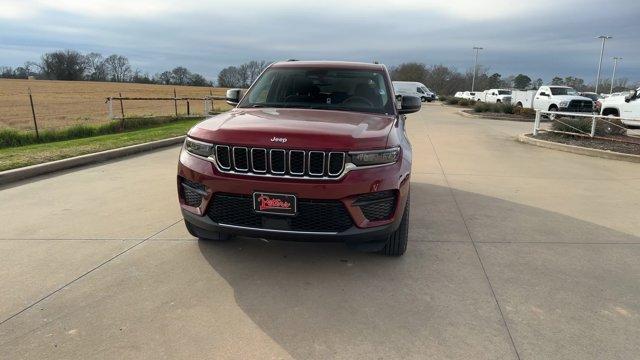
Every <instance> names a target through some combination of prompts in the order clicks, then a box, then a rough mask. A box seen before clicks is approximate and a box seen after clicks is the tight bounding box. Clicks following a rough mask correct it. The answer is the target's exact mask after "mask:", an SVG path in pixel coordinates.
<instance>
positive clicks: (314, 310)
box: [198, 183, 640, 359]
mask: <svg viewBox="0 0 640 360" xmlns="http://www.w3.org/2000/svg"><path fill="white" fill-rule="evenodd" d="M411 191H412V197H413V198H412V199H413V201H412V208H413V210H417V208H420V209H421V211H412V219H411V224H410V226H411V228H410V238H409V249H410V251H408V252H407V254H406V255H405V256H404V257H402V258H385V257H383V256H379V255H376V254H368V253H359V252H355V251H351V250H349V249H348V248H347V247H346V246H344V245H343V244H339V243H301V242H285V241H270V242H266V241H261V240H259V239H247V238H236V239H234V240H232V241H230V242H208V241H199V242H198V245H199V248H200V251H201V253H202V256H203V257H204V258H205V259H206V260H207V261H208V262H209V264H210V265H211V267H212V270H213V271H215V272H216V273H217V274H219V275H220V276H222V277H223V278H224V279H225V280H226V282H227V283H228V284H229V285H230V286H231V287H232V288H233V290H234V297H235V301H236V303H237V305H238V306H239V307H240V308H241V309H242V311H243V312H244V313H245V314H246V315H247V316H248V317H249V318H250V319H251V320H252V321H253V322H254V323H255V324H256V325H258V326H259V327H260V329H261V330H262V331H263V332H264V333H265V334H266V335H268V336H269V337H270V338H272V339H273V340H274V341H276V342H277V343H278V344H279V345H280V346H281V347H282V348H283V349H284V350H286V351H287V352H288V353H289V354H290V355H291V356H293V357H294V358H298V359H309V358H319V359H322V358H333V357H336V356H340V357H341V358H362V357H366V358H369V357H371V356H372V354H376V357H379V358H416V357H419V358H476V359H478V358H487V359H497V358H514V357H515V352H514V346H515V348H516V349H517V351H518V353H519V355H520V356H521V357H523V358H532V357H533V358H545V357H547V356H550V357H563V354H564V355H566V357H572V358H580V357H583V356H584V357H589V354H594V353H595V352H597V353H599V354H600V355H602V357H603V358H608V357H609V356H614V355H617V356H622V357H625V356H624V355H626V357H629V358H630V357H634V356H635V354H637V353H638V351H640V348H639V346H638V343H637V342H635V341H632V340H631V339H636V338H639V337H640V320H639V318H637V317H635V318H632V317H626V316H622V315H620V314H616V309H618V310H619V309H626V310H624V311H625V312H628V313H637V311H638V310H640V309H639V308H638V305H637V301H636V299H637V295H638V294H639V293H640V288H639V285H638V282H637V276H638V273H639V272H640V269H639V268H638V266H637V262H636V261H635V259H636V258H637V257H638V255H640V248H639V247H638V244H640V238H638V237H636V236H632V235H629V234H624V233H621V232H617V231H615V230H612V229H609V228H606V227H603V226H599V225H596V224H593V223H589V222H585V221H582V220H578V219H575V218H572V217H569V216H566V215H562V214H558V213H555V212H551V211H546V210H542V209H539V208H535V207H531V206H527V205H521V204H517V203H514V202H509V201H505V200H501V199H497V198H492V197H487V196H483V195H479V194H475V193H470V192H465V191H459V190H453V194H454V196H455V200H456V201H457V204H459V206H460V208H462V209H463V210H462V212H463V213H464V219H465V221H462V218H461V217H460V213H459V212H457V210H456V208H457V206H458V205H456V203H455V202H454V201H453V198H452V197H451V190H450V189H449V188H446V187H441V186H436V185H430V184H425V183H412V190H411ZM452 207H453V209H454V210H453V212H452V210H451V208H452ZM465 222H466V225H465ZM467 228H468V232H467ZM445 234H447V236H445ZM451 234H455V235H454V236H452V235H451ZM469 234H470V235H471V238H473V241H474V242H475V246H474V244H473V243H472V242H471V239H470V237H469ZM476 249H477V252H476ZM485 272H486V273H485ZM494 293H495V297H494ZM498 304H499V307H498ZM618 312H619V313H620V312H621V311H618ZM623 313H624V312H623ZM509 333H510V334H511V335H510V334H509ZM510 337H512V338H513V343H512V341H511V340H510ZM594 340H595V341H594ZM605 343H606V344H609V345H608V347H607V348H604V349H603V348H600V350H597V349H596V348H598V347H599V345H598V344H605ZM418 354H420V355H418ZM264 355H265V357H267V354H264Z"/></svg>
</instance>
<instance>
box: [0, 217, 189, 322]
mask: <svg viewBox="0 0 640 360" xmlns="http://www.w3.org/2000/svg"><path fill="white" fill-rule="evenodd" d="M181 221H182V219H180V220H177V221H175V222H173V223H172V224H171V225H169V226H166V227H164V228H162V229H161V230H160V231H157V232H155V233H153V234H151V235H150V236H148V237H146V238H144V239H142V240H140V241H138V242H136V243H135V244H133V245H131V246H129V247H128V248H126V249H124V250H122V251H121V252H119V253H117V254H116V255H114V256H112V257H111V258H109V259H107V260H105V261H103V262H102V263H100V264H98V265H97V266H95V267H93V268H92V269H90V270H88V271H86V272H85V273H83V274H81V275H80V276H78V277H76V278H75V279H73V280H71V281H69V282H68V283H66V284H64V285H62V286H61V287H59V288H57V289H56V290H54V291H52V292H50V293H49V294H47V295H45V296H43V297H41V298H40V299H38V300H36V301H35V302H33V303H32V304H31V305H28V306H27V307H25V308H23V309H22V310H20V311H18V312H16V313H15V314H13V315H11V316H9V317H8V318H6V319H4V320H2V321H0V326H2V325H3V324H4V323H6V322H8V321H10V320H11V319H13V318H15V317H17V316H18V315H20V314H22V313H24V312H25V311H27V310H29V309H31V308H33V307H34V306H36V305H38V304H39V303H41V302H42V301H44V300H46V299H48V298H50V297H51V296H53V295H55V294H57V293H58V292H60V291H62V290H63V289H65V288H66V287H68V286H70V285H72V284H74V283H75V282H77V281H79V280H80V279H82V278H84V277H85V276H87V275H89V274H91V273H93V272H94V271H96V270H98V269H100V268H101V267H103V266H104V265H106V264H108V263H109V262H111V261H113V260H114V259H116V258H118V257H120V256H121V255H124V254H125V253H127V252H128V251H129V250H131V249H133V248H135V247H137V246H138V245H140V244H142V243H144V242H145V241H147V240H149V239H151V238H152V237H154V236H156V235H158V234H160V233H161V232H163V231H165V230H167V229H168V228H170V227H172V226H173V225H176V224H177V223H179V222H181Z"/></svg>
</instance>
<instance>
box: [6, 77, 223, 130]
mask: <svg viewBox="0 0 640 360" xmlns="http://www.w3.org/2000/svg"><path fill="white" fill-rule="evenodd" d="M29 89H31V92H32V95H33V103H34V108H35V113H36V118H37V121H38V127H39V128H40V129H54V128H64V127H68V126H71V125H77V124H103V123H106V122H108V121H110V120H109V118H108V115H109V108H108V105H107V104H106V103H105V99H106V98H107V97H110V96H111V97H113V96H118V94H120V93H121V94H122V96H128V97H173V91H174V89H175V90H176V95H177V96H178V97H205V96H209V95H217V96H223V95H224V94H225V91H226V89H222V88H211V87H198V86H173V85H154V84H135V83H116V82H93V81H56V80H22V79H0V128H12V129H18V130H32V129H33V127H34V125H33V118H32V114H31V106H30V103H29ZM177 107H178V114H180V115H184V114H186V113H187V109H186V102H185V101H178V104H177ZM189 107H190V109H189V111H190V112H191V114H202V113H203V112H204V101H200V100H192V101H190V103H189ZM214 107H215V108H217V109H219V110H222V111H223V110H227V109H229V108H230V107H229V106H228V105H227V104H226V103H225V102H224V101H221V100H216V101H215V103H214ZM123 110H124V113H125V116H126V117H146V116H173V115H174V113H175V108H174V104H173V101H160V100H158V101H124V103H123ZM113 113H114V115H115V116H120V114H121V110H120V103H119V102H117V101H116V102H115V103H114V104H113Z"/></svg>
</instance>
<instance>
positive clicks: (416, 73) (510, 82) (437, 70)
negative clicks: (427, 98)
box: [389, 62, 640, 95]
mask: <svg viewBox="0 0 640 360" xmlns="http://www.w3.org/2000/svg"><path fill="white" fill-rule="evenodd" d="M389 70H390V74H391V78H392V79H393V80H396V81H416V82H421V83H423V84H425V85H427V86H428V87H429V88H430V89H431V90H432V91H435V92H436V93H437V94H441V95H453V94H454V93H456V92H458V91H469V90H471V83H472V81H473V70H472V69H471V70H468V71H466V72H465V73H461V72H459V71H457V70H456V69H454V68H450V67H448V66H445V65H432V66H427V65H426V64H423V63H416V62H410V63H403V64H400V65H398V66H394V67H391V68H390V69H389ZM488 70H489V69H488V68H486V67H482V66H479V67H478V72H477V74H476V79H475V86H474V90H477V91H483V90H488V89H496V88H509V89H512V88H513V89H520V90H526V89H537V88H539V87H540V86H542V85H545V82H544V81H543V80H542V79H540V78H537V79H535V80H534V79H532V78H531V77H529V76H528V75H526V74H518V75H510V76H507V77H503V76H502V75H501V74H499V73H492V74H490V72H489V71H488ZM551 85H565V86H571V87H573V88H574V89H576V90H578V91H594V90H595V84H587V83H585V81H584V80H583V79H580V78H577V77H573V76H567V77H565V78H561V77H559V76H556V77H554V78H553V80H552V81H551ZM638 86H640V84H630V82H629V80H628V79H626V78H620V79H616V80H615V84H614V89H613V91H614V92H615V91H624V90H628V89H630V88H633V89H635V88H637V87H638ZM610 87H611V80H610V79H604V80H602V81H601V82H600V87H599V89H598V91H600V92H604V91H607V92H608V91H609V89H610Z"/></svg>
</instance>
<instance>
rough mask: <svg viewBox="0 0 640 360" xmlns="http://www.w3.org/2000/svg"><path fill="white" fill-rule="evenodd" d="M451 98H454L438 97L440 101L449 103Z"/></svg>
mask: <svg viewBox="0 0 640 360" xmlns="http://www.w3.org/2000/svg"><path fill="white" fill-rule="evenodd" d="M449 98H452V96H446V95H439V96H438V100H439V101H441V102H447V101H448V100H449Z"/></svg>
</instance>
